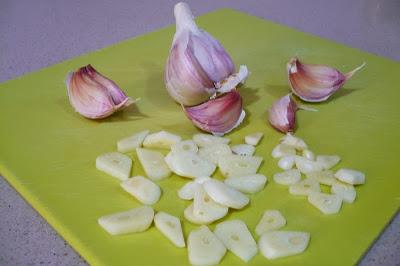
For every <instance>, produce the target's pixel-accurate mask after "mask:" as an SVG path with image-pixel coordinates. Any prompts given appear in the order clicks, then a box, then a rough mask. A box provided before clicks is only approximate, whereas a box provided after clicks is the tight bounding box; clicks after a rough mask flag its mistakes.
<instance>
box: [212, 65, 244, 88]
mask: <svg viewBox="0 0 400 266" xmlns="http://www.w3.org/2000/svg"><path fill="white" fill-rule="evenodd" d="M248 75H249V70H248V69H247V66H243V65H242V66H240V67H239V72H238V73H235V74H232V75H231V76H229V77H228V78H226V79H225V80H223V81H221V82H218V83H217V84H215V87H216V88H217V91H218V92H219V93H226V92H229V91H231V90H232V88H236V86H237V85H238V84H240V83H244V82H245V81H246V78H247V76H248Z"/></svg>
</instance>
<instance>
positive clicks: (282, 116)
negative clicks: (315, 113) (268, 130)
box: [268, 94, 298, 133]
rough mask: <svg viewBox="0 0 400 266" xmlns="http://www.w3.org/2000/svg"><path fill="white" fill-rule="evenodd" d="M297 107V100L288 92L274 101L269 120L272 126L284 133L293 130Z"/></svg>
mask: <svg viewBox="0 0 400 266" xmlns="http://www.w3.org/2000/svg"><path fill="white" fill-rule="evenodd" d="M297 109H298V107H297V104H296V102H295V101H293V99H292V97H291V96H290V94H288V95H286V96H284V97H282V98H280V99H279V100H277V101H276V102H274V103H273V105H272V107H271V108H270V109H269V112H268V121H269V123H270V124H271V126H273V127H274V128H275V129H276V130H278V131H280V132H282V133H287V132H293V131H294V128H295V124H296V111H297Z"/></svg>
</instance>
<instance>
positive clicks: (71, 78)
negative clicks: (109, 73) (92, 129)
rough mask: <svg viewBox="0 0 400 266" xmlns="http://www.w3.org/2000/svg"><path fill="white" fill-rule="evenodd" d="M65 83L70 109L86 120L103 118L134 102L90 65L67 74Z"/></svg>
mask: <svg viewBox="0 0 400 266" xmlns="http://www.w3.org/2000/svg"><path fill="white" fill-rule="evenodd" d="M65 83H66V86H67V91H68V97H69V101H70V103H71V105H72V107H73V108H74V109H75V111H76V112H78V113H80V114H81V115H83V116H84V117H86V118H90V119H100V118H105V117H108V116H110V115H111V114H113V113H115V112H117V111H118V110H121V109H123V108H125V107H127V106H129V105H131V104H132V103H134V102H135V101H133V100H132V99H131V98H129V97H127V96H126V95H125V93H124V92H123V91H122V90H121V89H120V88H119V87H118V85H117V84H115V83H114V82H113V81H112V80H110V79H108V78H106V77H105V76H103V75H101V74H100V73H99V72H97V71H96V69H94V68H93V67H92V66H91V65H87V66H84V67H81V68H80V69H79V70H77V71H75V72H71V73H69V74H68V76H67V78H66V81H65Z"/></svg>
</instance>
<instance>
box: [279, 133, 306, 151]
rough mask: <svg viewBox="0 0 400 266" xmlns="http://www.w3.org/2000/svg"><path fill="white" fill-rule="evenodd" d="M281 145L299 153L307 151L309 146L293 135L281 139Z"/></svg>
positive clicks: (289, 134)
mask: <svg viewBox="0 0 400 266" xmlns="http://www.w3.org/2000/svg"><path fill="white" fill-rule="evenodd" d="M281 144H285V145H287V146H290V147H293V148H295V149H296V150H298V151H303V150H305V149H307V144H306V143H305V142H304V140H302V139H301V138H299V137H296V136H294V135H293V134H291V133H287V134H286V135H285V136H284V137H282V138H281Z"/></svg>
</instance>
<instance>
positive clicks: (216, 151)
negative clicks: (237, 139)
mask: <svg viewBox="0 0 400 266" xmlns="http://www.w3.org/2000/svg"><path fill="white" fill-rule="evenodd" d="M229 154H232V151H231V148H230V147H229V145H227V144H222V143H216V144H214V145H209V146H206V147H201V148H200V149H199V156H200V157H202V158H203V159H205V160H207V161H209V162H211V163H213V164H218V161H219V158H221V157H223V156H226V155H229Z"/></svg>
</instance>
